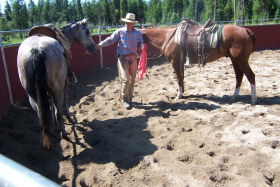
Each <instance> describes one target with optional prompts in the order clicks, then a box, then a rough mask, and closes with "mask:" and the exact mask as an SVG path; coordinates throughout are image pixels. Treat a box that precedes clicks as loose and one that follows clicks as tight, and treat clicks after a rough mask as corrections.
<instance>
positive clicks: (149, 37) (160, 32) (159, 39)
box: [143, 28, 173, 50]
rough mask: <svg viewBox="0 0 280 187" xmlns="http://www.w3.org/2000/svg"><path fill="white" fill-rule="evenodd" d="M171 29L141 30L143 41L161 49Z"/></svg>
mask: <svg viewBox="0 0 280 187" xmlns="http://www.w3.org/2000/svg"><path fill="white" fill-rule="evenodd" d="M172 32H173V30H172V31H171V30H170V29H166V28H164V29H160V28H158V29H146V30H145V31H144V32H143V38H144V42H146V43H150V44H151V45H153V46H155V47H157V48H159V49H161V50H163V49H164V46H165V45H166V43H167V41H168V40H169V37H170V36H171V34H172Z"/></svg>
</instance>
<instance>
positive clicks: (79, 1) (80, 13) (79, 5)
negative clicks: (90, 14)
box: [76, 0, 84, 20]
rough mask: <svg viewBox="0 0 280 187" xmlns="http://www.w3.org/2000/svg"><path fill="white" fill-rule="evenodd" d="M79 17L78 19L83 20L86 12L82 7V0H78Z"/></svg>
mask: <svg viewBox="0 0 280 187" xmlns="http://www.w3.org/2000/svg"><path fill="white" fill-rule="evenodd" d="M76 8H77V14H78V15H77V17H78V20H81V19H83V18H84V13H83V9H82V4H81V0H77V7H76Z"/></svg>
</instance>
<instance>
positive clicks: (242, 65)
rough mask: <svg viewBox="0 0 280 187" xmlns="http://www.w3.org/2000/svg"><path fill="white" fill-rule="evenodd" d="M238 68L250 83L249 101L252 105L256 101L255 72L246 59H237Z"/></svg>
mask: <svg viewBox="0 0 280 187" xmlns="http://www.w3.org/2000/svg"><path fill="white" fill-rule="evenodd" d="M237 65H238V67H239V69H240V70H241V71H242V72H243V73H244V74H245V76H246V77H247V79H248V81H249V82H250V85H251V103H252V104H253V105H254V104H255V103H256V101H257V92H256V80H255V74H254V72H253V71H252V69H251V67H250V66H249V63H248V59H247V60H239V61H238V64H237Z"/></svg>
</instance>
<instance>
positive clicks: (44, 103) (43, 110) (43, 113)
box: [31, 48, 51, 150]
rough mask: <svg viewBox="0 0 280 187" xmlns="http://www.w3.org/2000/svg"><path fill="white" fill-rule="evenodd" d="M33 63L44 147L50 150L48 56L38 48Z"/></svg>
mask: <svg viewBox="0 0 280 187" xmlns="http://www.w3.org/2000/svg"><path fill="white" fill-rule="evenodd" d="M31 61H32V64H33V68H34V72H35V75H34V81H35V89H36V101H37V104H38V117H39V123H40V125H41V126H42V128H43V133H42V138H43V145H44V147H45V148H46V149H48V150H49V149H50V140H49V136H50V127H49V126H50V116H51V115H50V114H51V112H50V101H49V96H48V86H47V71H46V66H45V61H46V56H45V54H44V52H42V51H39V50H38V49H36V48H33V49H32V50H31Z"/></svg>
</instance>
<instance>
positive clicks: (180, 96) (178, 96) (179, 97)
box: [174, 94, 183, 101]
mask: <svg viewBox="0 0 280 187" xmlns="http://www.w3.org/2000/svg"><path fill="white" fill-rule="evenodd" d="M182 97H183V95H182V94H179V95H177V96H176V97H175V99H174V100H175V101H178V100H179V99H182Z"/></svg>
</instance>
